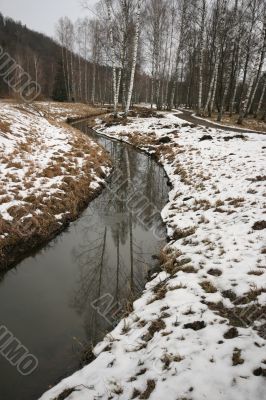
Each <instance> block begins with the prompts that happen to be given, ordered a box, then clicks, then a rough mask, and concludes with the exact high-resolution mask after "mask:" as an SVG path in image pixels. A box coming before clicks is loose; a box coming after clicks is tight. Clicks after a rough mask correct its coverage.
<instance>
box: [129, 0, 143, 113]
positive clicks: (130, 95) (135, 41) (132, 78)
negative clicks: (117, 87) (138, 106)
mask: <svg viewBox="0 0 266 400" xmlns="http://www.w3.org/2000/svg"><path fill="white" fill-rule="evenodd" d="M141 4H142V0H138V4H137V19H136V27H135V38H134V47H133V62H132V68H131V75H130V81H129V89H128V96H127V103H126V109H125V115H127V114H128V112H129V108H130V104H131V98H132V93H133V87H134V79H135V71H136V64H137V55H138V44H139V32H140V10H141Z"/></svg>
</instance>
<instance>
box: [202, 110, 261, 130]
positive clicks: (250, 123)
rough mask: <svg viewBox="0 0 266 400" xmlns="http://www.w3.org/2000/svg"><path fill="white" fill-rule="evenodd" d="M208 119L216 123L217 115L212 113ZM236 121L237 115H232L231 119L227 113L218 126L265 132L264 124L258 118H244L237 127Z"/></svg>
mask: <svg viewBox="0 0 266 400" xmlns="http://www.w3.org/2000/svg"><path fill="white" fill-rule="evenodd" d="M208 119H209V120H211V121H214V122H216V120H217V113H213V115H212V117H211V118H208ZM237 120H238V115H233V116H232V117H230V115H229V113H225V114H224V116H223V119H222V122H219V124H222V125H225V126H226V125H228V126H235V127H236V128H247V129H251V130H255V131H261V132H266V122H264V121H262V120H261V119H259V118H252V117H248V118H245V119H244V121H243V124H242V125H238V124H237Z"/></svg>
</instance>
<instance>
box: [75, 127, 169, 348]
mask: <svg viewBox="0 0 266 400" xmlns="http://www.w3.org/2000/svg"><path fill="white" fill-rule="evenodd" d="M78 128H79V129H82V130H83V131H85V132H87V133H88V134H89V135H90V136H93V137H94V138H95V139H96V140H97V141H98V142H99V144H101V145H103V146H104V147H105V148H106V149H107V150H108V151H109V152H110V154H111V157H112V159H113V160H114V163H115V168H114V169H115V171H117V170H119V171H120V174H114V175H113V178H111V180H110V183H109V184H108V189H105V190H104V191H103V193H102V194H101V195H100V196H99V197H98V199H96V200H95V201H94V202H93V203H92V204H91V206H90V207H89V208H88V210H87V211H86V212H85V213H84V215H83V217H82V226H83V235H82V236H83V243H81V244H79V245H78V246H76V248H75V250H74V252H73V257H74V258H75V260H76V262H77V261H78V265H79V277H78V281H77V288H76V290H75V292H74V293H73V296H72V299H71V305H72V306H73V307H74V308H75V309H76V311H77V312H78V313H79V314H80V315H81V316H82V318H83V321H84V329H85V331H86V336H87V341H88V342H89V343H92V344H95V343H96V342H98V341H99V340H101V339H102V338H103V336H104V335H105V334H106V333H107V332H108V331H110V329H111V328H112V323H113V322H114V318H113V313H114V312H115V311H116V310H115V307H119V306H117V304H119V305H122V306H123V307H124V306H125V304H126V303H127V302H128V301H129V300H130V299H133V298H136V296H137V295H138V294H139V293H140V292H141V291H142V290H143V288H144V284H145V278H146V275H147V272H148V270H149V269H150V268H152V267H154V260H153V259H152V255H153V254H154V253H157V254H158V252H159V250H160V247H161V246H162V245H163V244H164V242H163V241H162V240H158V239H156V238H155V237H154V235H153V233H152V230H151V229H150V225H148V226H146V225H147V224H145V221H146V222H147V221H148V222H150V220H151V218H152V215H153V214H154V207H152V206H151V205H152V204H153V205H154V206H155V207H156V208H157V209H158V210H161V209H162V208H163V206H164V205H165V203H166V201H167V194H168V189H167V185H166V179H165V176H164V172H163V170H162V168H160V167H158V166H157V164H156V163H155V162H154V161H153V160H151V159H150V158H149V157H146V156H145V155H143V154H141V153H139V152H136V151H132V150H131V148H130V147H129V146H126V145H125V144H121V143H120V142H116V141H111V140H108V139H104V138H103V137H100V136H98V135H96V134H94V133H93V132H92V131H91V130H90V129H89V128H87V126H86V123H81V124H80V126H78ZM114 177H115V178H114ZM133 191H134V193H135V194H138V193H139V196H140V197H141V196H143V195H144V196H145V197H146V198H147V199H148V200H149V203H150V204H149V206H148V207H145V208H144V209H142V208H143V204H136V202H134V209H130V207H129V204H130V202H128V200H129V196H130V195H131V194H132V192H133ZM138 212H141V218H143V223H140V220H139V217H138V216H137V214H138ZM157 224H158V221H157ZM160 229H161V230H162V232H163V233H165V231H164V227H163V224H162V222H160ZM106 294H108V295H110V296H109V297H108V298H109V299H110V298H112V299H113V304H114V305H115V306H114V307H111V310H109V311H108V312H107V313H105V315H104V316H103V315H101V314H100V313H99V312H98V311H97V310H96V309H95V307H94V304H95V300H97V299H100V298H101V297H102V296H105V295H106ZM105 307H106V306H105Z"/></svg>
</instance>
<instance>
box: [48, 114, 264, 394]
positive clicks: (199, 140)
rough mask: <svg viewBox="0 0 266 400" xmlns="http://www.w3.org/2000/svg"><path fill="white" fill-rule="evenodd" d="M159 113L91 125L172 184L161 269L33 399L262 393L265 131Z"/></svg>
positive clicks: (165, 214)
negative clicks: (89, 354)
mask: <svg viewBox="0 0 266 400" xmlns="http://www.w3.org/2000/svg"><path fill="white" fill-rule="evenodd" d="M160 115H161V117H160V118H130V119H129V123H128V124H127V125H126V126H122V125H118V126H117V125H116V126H110V127H108V128H107V127H105V126H104V125H103V124H102V125H100V121H98V122H99V128H98V129H99V131H101V132H102V133H104V134H106V135H110V136H113V137H116V138H119V139H121V140H125V141H127V142H130V143H133V144H134V145H136V146H139V147H141V148H142V149H144V150H146V151H148V152H149V153H151V154H155V155H156V157H157V159H158V160H159V161H160V162H161V163H162V164H163V166H164V168H165V170H166V172H167V174H168V176H169V178H170V180H171V182H172V185H173V187H172V190H171V192H170V198H169V203H168V204H167V206H166V207H165V209H164V210H163V211H162V216H163V219H164V220H165V222H166V224H167V229H168V236H169V243H168V245H167V247H166V248H165V249H164V250H163V251H162V253H161V262H162V269H163V270H162V272H161V273H159V274H158V275H157V276H155V277H154V278H153V280H151V281H150V282H149V283H148V284H147V286H146V290H145V291H144V293H143V295H142V297H141V298H140V299H139V300H137V301H136V302H135V303H134V311H133V312H132V313H131V314H130V315H129V316H128V317H127V318H126V319H124V320H122V321H121V322H120V323H119V325H118V326H117V327H116V328H115V329H114V330H113V331H112V332H111V333H110V334H108V335H107V336H106V338H105V339H104V340H103V342H101V343H99V344H98V345H97V346H96V348H95V350H94V353H95V355H96V356H97V358H96V359H95V361H93V362H92V363H91V364H90V365H88V366H86V367H85V368H83V369H82V370H81V371H78V372H77V373H75V374H74V375H73V376H71V377H69V378H67V379H65V380H63V381H62V382H61V383H60V384H59V385H57V386H56V387H55V388H53V389H52V390H50V391H49V392H47V393H46V394H44V395H43V396H42V397H41V400H52V399H56V398H59V397H58V396H59V395H60V394H62V397H60V398H62V399H63V398H64V399H65V398H67V399H68V400H89V399H91V400H92V399H94V400H96V399H106V400H107V399H121V400H129V399H133V398H135V399H151V400H162V399H167V400H180V399H186V400H190V399H193V400H211V399H215V400H238V399H239V400H250V399H253V400H262V399H265V398H266V389H265V375H266V352H265V343H266V342H265V339H266V333H265V322H266V310H265V300H266V285H265V283H266V273H265V268H266V266H265V253H266V246H265V228H266V222H265V220H266V218H265V209H264V210H263V207H264V206H265V185H264V182H265V175H266V174H265V149H266V137H265V136H264V135H259V134H244V135H237V134H234V133H228V132H224V131H223V130H219V129H205V128H203V127H191V126H189V124H187V123H185V122H184V121H183V120H181V119H180V118H179V117H178V116H176V115H175V114H173V113H163V114H160ZM51 368H52V360H51Z"/></svg>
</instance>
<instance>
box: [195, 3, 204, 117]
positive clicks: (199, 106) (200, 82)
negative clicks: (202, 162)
mask: <svg viewBox="0 0 266 400" xmlns="http://www.w3.org/2000/svg"><path fill="white" fill-rule="evenodd" d="M205 18H206V0H202V10H201V26H200V39H199V92H198V109H197V114H198V115H201V104H202V87H203V50H204V49H203V46H204V31H205Z"/></svg>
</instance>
